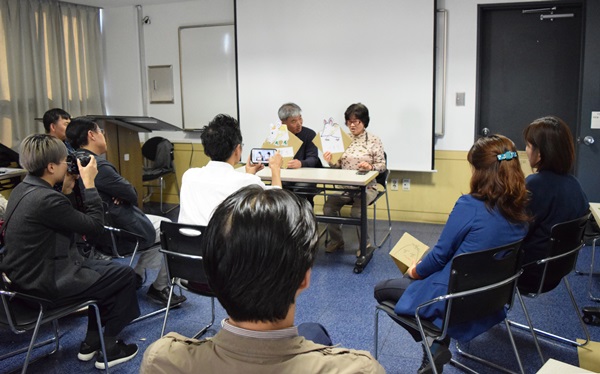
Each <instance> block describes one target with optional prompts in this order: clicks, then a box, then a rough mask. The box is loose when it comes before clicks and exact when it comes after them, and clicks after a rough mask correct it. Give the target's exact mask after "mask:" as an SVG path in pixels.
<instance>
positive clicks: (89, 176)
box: [77, 155, 98, 188]
mask: <svg viewBox="0 0 600 374" xmlns="http://www.w3.org/2000/svg"><path fill="white" fill-rule="evenodd" d="M77 167H78V168H79V175H80V176H81V180H82V181H83V185H84V186H85V188H94V187H96V185H95V184H94V179H96V175H98V166H97V164H96V157H94V156H92V155H90V162H89V163H88V164H87V165H86V166H85V167H83V166H81V161H79V159H77Z"/></svg>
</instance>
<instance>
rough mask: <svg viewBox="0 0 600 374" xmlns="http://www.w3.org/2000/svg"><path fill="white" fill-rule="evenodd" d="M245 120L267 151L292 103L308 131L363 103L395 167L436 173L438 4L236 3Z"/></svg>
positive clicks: (411, 0)
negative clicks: (281, 111) (282, 111)
mask: <svg viewBox="0 0 600 374" xmlns="http://www.w3.org/2000/svg"><path fill="white" fill-rule="evenodd" d="M235 9H236V35H237V58H238V66H237V67H238V79H239V82H238V89H239V116H240V118H239V120H240V126H241V128H242V132H243V136H244V143H245V145H246V148H251V147H257V146H260V145H261V144H262V142H263V140H264V139H265V138H266V137H267V135H268V132H267V130H268V125H269V124H270V123H275V122H277V121H278V118H277V109H278V108H279V106H280V105H281V104H283V103H285V102H288V101H292V102H295V103H296V104H298V105H300V107H301V108H302V110H303V113H302V114H303V118H304V125H305V126H307V127H310V128H312V129H313V130H315V131H317V132H318V131H320V130H321V128H322V126H323V120H324V119H326V118H329V117H333V118H334V120H335V121H336V122H338V123H340V124H343V123H344V117H343V116H344V111H345V110H346V108H347V107H348V106H349V105H350V104H352V103H356V102H362V103H363V104H365V105H366V106H367V107H368V108H369V111H370V115H371V123H370V125H369V127H368V129H367V131H370V132H371V133H373V134H375V135H377V136H379V137H380V138H381V139H382V140H383V144H384V147H385V151H386V152H387V154H388V167H389V168H390V169H392V170H419V171H430V170H432V166H433V164H432V155H433V138H434V136H433V125H434V121H433V112H434V107H433V104H434V95H433V90H434V81H433V77H434V69H435V66H434V27H435V0H372V1H365V0H326V1H323V0H302V1H298V0H237V1H236V4H235Z"/></svg>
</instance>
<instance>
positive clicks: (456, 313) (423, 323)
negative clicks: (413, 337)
mask: <svg viewBox="0 0 600 374" xmlns="http://www.w3.org/2000/svg"><path fill="white" fill-rule="evenodd" d="M520 245H521V241H518V242H515V243H512V244H508V245H505V246H501V247H497V248H492V249H487V250H483V251H478V252H471V253H464V254H461V255H458V256H456V257H455V258H454V259H453V260H452V265H451V266H452V269H451V274H450V280H449V283H448V294H446V295H442V296H439V297H436V298H434V299H432V300H429V301H427V302H425V303H423V304H421V305H419V306H418V307H417V309H416V311H415V315H414V316H412V315H398V314H396V313H395V312H394V307H395V304H394V303H391V302H383V303H381V304H379V305H377V306H376V310H375V358H377V356H378V325H379V311H384V312H385V313H387V315H389V316H390V317H391V318H392V319H393V320H395V321H396V322H398V323H401V324H404V325H408V326H411V327H413V328H414V329H416V330H418V331H420V332H421V337H422V338H423V345H424V346H425V349H426V351H427V355H428V357H429V361H430V362H433V359H432V354H431V350H430V348H429V345H428V344H427V337H432V338H434V339H435V340H437V341H442V340H443V339H444V338H446V336H447V334H448V330H449V329H450V328H452V327H453V326H460V325H461V324H463V323H467V322H469V321H474V320H479V319H481V318H485V317H489V316H493V315H496V314H498V313H501V312H502V311H503V310H504V308H505V307H507V306H508V308H510V307H511V306H512V302H513V297H514V294H515V287H516V283H517V279H518V278H519V276H520V275H521V273H522V272H523V270H522V269H521V263H520V262H521V251H520V249H519V246H520ZM439 302H443V303H446V314H445V317H444V321H443V326H442V328H438V327H437V326H435V325H434V324H433V323H431V322H429V321H427V320H422V319H421V317H420V316H419V311H420V310H421V309H422V308H424V307H427V306H429V305H431V304H434V303H439ZM504 323H505V324H506V327H507V332H508V336H509V338H510V342H511V345H512V348H513V351H514V353H515V357H516V360H517V363H518V365H519V368H520V371H521V373H524V369H523V365H522V363H521V359H520V357H519V353H518V351H517V347H516V345H515V342H514V339H513V336H512V333H511V331H510V329H509V328H508V321H507V319H506V318H505V319H504ZM457 348H458V349H459V352H460V353H461V354H463V355H465V356H466V357H469V358H471V359H473V360H476V361H479V362H481V363H484V364H486V365H490V366H492V367H495V368H496V369H500V370H506V369H504V368H502V367H500V366H499V365H497V364H495V363H492V362H489V361H487V360H484V359H482V358H479V357H477V356H475V355H472V354H469V353H466V352H464V351H462V350H460V347H459V346H458V343H457ZM451 362H452V363H453V364H454V365H456V366H459V367H461V368H463V369H465V370H469V371H471V372H474V371H473V370H472V369H470V368H468V367H467V366H466V365H464V364H462V363H460V362H458V361H456V360H454V359H453V360H452V361H451ZM432 368H433V370H434V373H437V370H436V368H435V365H432Z"/></svg>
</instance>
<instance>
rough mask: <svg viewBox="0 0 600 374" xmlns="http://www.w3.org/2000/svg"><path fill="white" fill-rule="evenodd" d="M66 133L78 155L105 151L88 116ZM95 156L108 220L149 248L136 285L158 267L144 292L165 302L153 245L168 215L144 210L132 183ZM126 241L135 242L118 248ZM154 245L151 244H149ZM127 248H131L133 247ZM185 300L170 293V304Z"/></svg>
mask: <svg viewBox="0 0 600 374" xmlns="http://www.w3.org/2000/svg"><path fill="white" fill-rule="evenodd" d="M66 134H67V138H68V139H69V141H70V142H71V144H72V145H73V147H75V148H76V149H78V151H77V157H81V156H82V155H92V156H96V155H101V154H103V153H106V148H107V146H106V139H105V137H104V130H102V129H100V127H98V125H97V124H96V123H95V122H93V121H91V120H89V119H87V118H83V117H79V118H75V119H73V121H71V123H70V124H69V127H68V128H67V132H66ZM97 160H98V175H97V176H96V182H95V184H96V188H97V189H98V193H99V194H100V197H101V198H102V200H103V203H104V205H105V206H106V207H107V209H108V212H109V217H110V220H111V221H112V222H111V224H112V225H113V226H115V227H116V228H122V229H126V230H127V231H131V232H133V233H136V234H138V235H141V236H142V237H143V238H144V239H143V240H142V241H141V242H140V243H139V248H140V249H147V248H150V249H148V250H146V251H143V252H142V253H141V254H140V256H139V258H138V262H137V263H136V265H135V267H134V271H135V273H136V279H137V284H136V286H137V288H138V289H139V288H141V287H142V285H143V283H144V278H145V273H146V269H148V268H149V269H156V268H160V270H159V272H158V275H157V277H156V280H155V281H154V283H153V284H152V285H150V286H149V287H148V293H147V295H148V297H150V298H151V299H152V300H153V301H155V302H157V303H160V304H162V305H164V306H166V305H167V301H168V298H169V287H168V284H169V280H168V275H167V269H166V266H165V264H164V261H163V257H162V255H161V254H160V252H159V251H158V250H159V246H154V245H155V244H156V243H158V242H159V241H160V236H159V232H160V221H163V220H167V218H164V217H159V216H153V215H146V214H144V212H142V210H141V209H140V208H138V207H137V205H136V204H137V192H136V191H135V188H134V187H133V186H132V185H131V183H129V181H127V180H126V179H125V178H123V177H122V176H121V175H120V174H119V173H118V172H117V170H116V168H115V167H114V166H113V165H112V164H111V163H110V162H108V161H107V160H105V159H102V158H97ZM91 240H92V241H93V242H95V243H98V244H102V238H91ZM128 244H129V245H130V246H133V245H134V243H128V242H125V241H121V242H119V249H120V250H121V249H122V247H125V246H127V245H128ZM153 246H154V248H151V247H153ZM130 249H131V251H132V250H133V248H130ZM185 300H186V298H185V296H183V295H176V294H173V297H172V299H171V305H178V304H181V303H182V302H184V301H185Z"/></svg>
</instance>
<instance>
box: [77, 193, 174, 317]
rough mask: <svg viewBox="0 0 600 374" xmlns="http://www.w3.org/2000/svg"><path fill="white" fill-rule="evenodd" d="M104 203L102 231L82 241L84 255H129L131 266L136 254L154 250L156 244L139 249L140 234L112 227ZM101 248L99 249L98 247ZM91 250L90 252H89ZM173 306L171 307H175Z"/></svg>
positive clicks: (114, 256) (165, 308) (119, 256)
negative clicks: (84, 241) (100, 233)
mask: <svg viewBox="0 0 600 374" xmlns="http://www.w3.org/2000/svg"><path fill="white" fill-rule="evenodd" d="M103 205H104V223H105V225H104V233H103V234H102V235H101V236H100V237H96V238H90V239H89V241H88V242H86V243H84V245H85V246H86V249H84V252H85V254H84V255H85V256H86V257H90V258H93V257H94V253H95V252H100V253H101V254H103V255H104V256H110V257H112V258H127V257H130V260H129V266H130V267H132V266H133V260H134V259H135V256H136V255H137V254H141V253H144V252H146V251H150V250H154V249H156V248H157V244H155V245H153V246H151V247H148V248H144V249H143V250H140V249H139V246H140V242H141V241H142V240H143V239H144V238H143V237H142V236H141V235H139V234H136V233H134V232H131V231H128V230H125V229H120V228H117V227H113V226H112V224H113V222H112V217H111V215H110V213H109V211H108V207H107V205H106V204H103ZM88 247H89V248H88ZM100 248H101V249H100ZM90 251H91V253H89V252H90ZM177 306H178V305H176V306H173V308H175V307H177ZM166 310H167V307H164V308H160V309H157V310H154V311H151V312H148V313H146V314H143V315H141V316H139V317H137V318H136V319H134V320H133V321H131V323H135V322H139V321H142V320H144V319H146V318H150V317H153V316H155V315H157V314H160V313H162V312H165V311H166Z"/></svg>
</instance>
